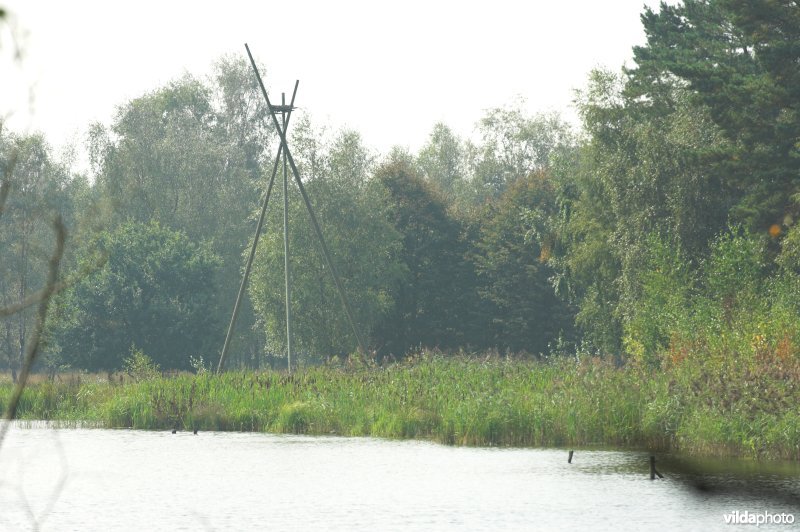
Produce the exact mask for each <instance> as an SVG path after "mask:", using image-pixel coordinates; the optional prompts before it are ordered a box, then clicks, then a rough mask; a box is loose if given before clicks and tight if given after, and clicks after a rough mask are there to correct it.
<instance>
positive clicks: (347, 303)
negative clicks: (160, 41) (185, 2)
mask: <svg viewBox="0 0 800 532" xmlns="http://www.w3.org/2000/svg"><path fill="white" fill-rule="evenodd" d="M244 47H245V49H246V50H247V56H248V57H249V58H250V64H251V65H252V67H253V72H254V73H255V75H256V78H257V79H258V85H259V87H261V94H263V96H264V100H266V102H267V107H268V108H269V111H270V116H271V117H272V123H273V125H274V126H275V130H276V131H277V132H278V135H279V136H280V138H281V145H282V146H283V153H284V155H285V157H286V159H287V161H288V162H289V167H290V168H291V169H292V174H294V179H295V182H296V183H297V188H299V189H300V194H301V195H302V196H303V202H304V203H305V205H306V210H307V211H308V215H309V217H310V218H311V225H312V226H313V227H314V232H315V233H316V235H317V240H319V244H320V247H321V248H322V254H323V255H324V257H325V263H326V264H327V266H328V269H329V270H330V271H331V276H332V277H333V282H334V283H335V284H336V289H337V291H338V292H339V298H340V299H341V300H342V306H343V307H344V310H345V313H346V314H347V319H348V321H349V322H350V327H351V328H352V329H353V334H354V335H355V337H356V340H357V341H358V346H359V349H360V350H361V356H362V357H364V356H366V354H367V350H366V347H365V344H364V341H363V339H362V338H361V334H360V333H359V332H358V328H357V327H356V322H355V319H354V318H353V310H352V308H351V307H350V301H349V300H348V299H347V295H346V294H345V292H344V287H343V286H342V281H341V280H340V279H339V274H338V273H337V272H336V268H335V267H334V265H333V261H332V260H331V254H330V252H329V251H328V246H327V244H325V238H323V236H322V230H321V229H320V227H319V223H318V222H317V217H316V215H315V214H314V210H313V209H312V207H311V201H310V200H309V199H308V194H307V193H306V189H305V187H304V186H303V181H302V179H300V172H299V171H298V170H297V166H296V165H295V163H294V158H293V157H292V152H291V151H290V150H289V144H288V143H287V141H286V131H284V130H283V129H281V125H280V123H279V122H278V117H277V116H275V110H274V108H273V107H272V104H271V103H270V101H269V95H268V94H267V89H266V88H265V87H264V82H263V81H262V79H261V74H259V72H258V67H257V66H256V62H255V60H254V59H253V54H251V53H250V47H249V46H247V44H246V43H245V45H244Z"/></svg>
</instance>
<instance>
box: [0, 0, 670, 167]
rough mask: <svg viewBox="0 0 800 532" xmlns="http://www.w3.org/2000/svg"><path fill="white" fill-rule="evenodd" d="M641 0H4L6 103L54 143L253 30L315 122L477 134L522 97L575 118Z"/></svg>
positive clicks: (16, 117)
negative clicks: (589, 80)
mask: <svg viewBox="0 0 800 532" xmlns="http://www.w3.org/2000/svg"><path fill="white" fill-rule="evenodd" d="M645 4H647V5H651V6H655V5H657V1H656V0H608V1H598V0H551V1H539V0H527V1H507V0H494V1H491V2H486V1H483V2H470V1H460V2H459V1H435V0H427V1H416V0H398V1H394V2H380V1H350V0H345V1H339V0H337V1H327V2H324V1H311V0H294V1H291V2H288V1H287V2H271V1H261V2H245V1H239V0H223V1H217V2H202V1H194V2H182V1H166V0H160V1H151V0H139V1H136V2H127V1H124V2H123V1H108V0H107V1H90V0H71V1H57V0H53V1H49V2H48V1H43V0H0V6H4V7H5V8H6V9H7V10H8V11H10V13H11V14H12V16H13V17H14V21H15V26H16V28H17V33H18V36H17V38H16V41H14V40H12V39H11V38H10V35H9V31H8V29H7V28H6V29H4V30H2V31H1V32H0V116H3V117H5V118H6V119H7V125H8V126H9V127H10V128H11V129H13V130H16V131H36V130H39V131H42V132H43V133H44V134H45V135H46V137H47V138H48V139H49V140H50V141H51V143H52V144H53V145H55V146H56V147H59V146H62V145H63V144H64V143H67V142H69V141H70V139H73V141H77V142H78V143H80V142H81V140H80V139H81V137H82V135H84V134H85V130H86V126H87V125H88V124H89V123H90V122H92V121H96V120H99V121H101V122H104V123H109V122H110V120H111V118H112V116H113V113H114V110H115V108H116V106H118V105H120V104H123V103H124V102H126V101H127V100H129V99H131V98H134V97H137V96H139V95H142V94H144V93H145V92H148V91H150V90H153V89H155V88H157V87H159V86H161V85H163V84H165V83H167V82H169V81H170V80H171V79H174V78H176V77H179V76H181V75H182V74H183V73H184V72H190V73H192V74H196V75H200V76H202V75H204V74H206V73H207V72H208V71H209V68H210V66H211V65H212V64H213V62H214V61H215V60H216V59H217V58H219V57H220V56H221V55H223V54H229V53H233V54H240V55H242V56H243V57H244V54H245V51H244V46H243V44H244V43H245V42H247V43H249V45H250V48H251V50H252V51H253V53H254V55H255V56H256V59H257V60H258V61H259V62H260V63H262V64H264V65H266V67H267V69H268V70H267V73H266V83H267V88H268V90H269V91H270V92H271V96H272V97H273V99H277V98H279V97H280V93H281V92H282V91H285V92H287V93H290V92H291V89H292V87H293V84H294V80H295V79H299V80H300V89H299V91H298V95H297V101H296V104H297V105H298V106H299V107H301V108H303V109H305V110H306V111H308V112H309V113H310V114H311V116H312V118H313V119H314V121H315V122H318V123H324V124H327V125H330V126H333V127H341V126H347V127H351V128H353V129H356V130H358V131H360V132H361V134H362V135H363V137H364V139H365V141H366V142H367V144H368V145H370V146H372V147H373V148H376V149H378V150H380V151H386V150H388V148H389V147H391V146H392V145H396V144H399V145H404V146H407V147H409V148H410V149H412V150H416V149H418V148H419V147H420V146H421V145H422V144H423V143H424V142H425V140H426V138H427V136H428V134H429V133H430V131H431V128H432V126H433V124H434V123H436V122H438V121H442V122H445V123H447V124H448V125H450V126H451V127H452V128H453V129H455V130H456V131H457V132H458V133H459V134H461V135H471V134H472V133H473V128H474V125H475V123H476V121H477V120H478V119H479V118H480V116H481V115H482V114H483V111H484V110H485V109H488V108H492V107H498V106H502V105H505V104H508V103H510V102H511V101H513V99H514V98H515V97H517V96H522V97H524V98H525V100H526V102H527V108H528V110H529V111H530V112H539V111H551V110H556V111H561V112H562V113H564V114H565V116H567V117H568V118H569V117H570V116H574V114H572V115H571V113H572V112H571V111H570V102H571V100H572V99H573V91H574V89H576V88H580V87H582V86H583V85H584V83H585V80H586V77H587V74H588V72H589V71H590V70H591V69H592V68H594V67H597V66H605V67H609V68H612V69H618V68H620V67H621V66H622V65H623V64H624V63H625V62H628V64H630V61H631V58H632V52H631V47H632V46H633V45H636V44H641V43H642V42H643V41H644V33H643V31H642V28H641V23H640V20H639V15H640V14H641V12H642V10H643V6H644V5H645ZM15 42H16V46H20V47H21V48H22V51H23V56H22V60H21V61H14V60H13V58H12V55H13V51H14V48H15ZM287 97H288V94H287Z"/></svg>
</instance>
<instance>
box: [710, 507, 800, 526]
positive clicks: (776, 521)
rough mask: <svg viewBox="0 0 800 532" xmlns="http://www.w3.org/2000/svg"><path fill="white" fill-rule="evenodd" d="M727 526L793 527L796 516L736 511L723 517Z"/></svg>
mask: <svg viewBox="0 0 800 532" xmlns="http://www.w3.org/2000/svg"><path fill="white" fill-rule="evenodd" d="M722 517H723V518H724V519H725V524H726V525H756V526H759V525H791V524H794V514H787V513H780V514H777V513H776V514H771V513H769V512H748V511H747V510H745V511H744V512H740V511H739V510H736V511H734V512H731V513H729V514H725V515H723V516H722Z"/></svg>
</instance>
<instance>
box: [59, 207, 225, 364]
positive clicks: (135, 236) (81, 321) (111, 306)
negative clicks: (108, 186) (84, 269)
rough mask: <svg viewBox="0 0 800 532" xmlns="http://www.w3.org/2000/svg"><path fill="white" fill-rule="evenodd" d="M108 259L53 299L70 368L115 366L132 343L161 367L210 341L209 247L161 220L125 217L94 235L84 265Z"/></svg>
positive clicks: (213, 338)
mask: <svg viewBox="0 0 800 532" xmlns="http://www.w3.org/2000/svg"><path fill="white" fill-rule="evenodd" d="M98 254H100V255H103V256H104V257H105V258H106V262H105V264H104V265H103V267H102V268H100V269H99V270H97V271H94V272H93V273H91V274H90V275H88V276H87V277H85V278H83V279H80V280H79V281H78V282H77V283H76V284H75V285H74V286H72V287H70V288H69V289H68V290H66V291H65V292H64V294H62V295H60V296H59V297H58V306H57V312H56V314H55V315H54V324H53V327H52V337H53V338H55V339H57V342H58V347H59V348H60V350H61V354H62V357H63V359H64V360H65V361H66V362H68V363H69V364H71V365H72V366H73V367H75V368H81V369H87V370H92V371H97V370H106V371H113V370H118V369H119V368H120V367H121V366H122V361H123V359H124V358H125V357H126V356H127V355H128V354H129V352H130V351H131V349H132V348H135V349H139V350H141V351H143V352H144V353H146V354H147V355H148V356H150V357H151V358H152V359H153V360H154V361H155V362H156V363H158V364H160V365H161V367H163V368H175V369H188V368H189V357H190V356H197V355H201V354H202V353H205V352H208V350H209V349H210V348H211V347H212V346H215V345H216V343H217V342H218V340H219V337H218V336H217V335H216V334H214V332H215V331H216V330H217V329H218V327H217V324H216V323H215V320H216V316H215V315H214V314H213V313H212V312H209V306H210V304H211V303H212V302H213V298H214V294H215V290H216V286H215V285H214V282H213V280H214V273H215V270H216V269H217V268H218V267H219V259H218V258H217V257H216V256H215V255H214V254H213V253H212V252H211V250H210V249H209V248H208V246H206V245H198V244H194V243H193V242H192V241H190V240H189V238H188V237H187V236H186V235H185V234H184V233H181V232H177V231H173V230H171V229H168V228H166V227H162V226H161V225H160V224H159V223H158V222H155V221H153V222H150V223H147V224H142V223H138V222H127V223H125V224H123V225H121V226H119V227H118V228H116V229H115V230H109V231H105V232H103V233H101V234H100V235H98V236H97V237H96V239H95V241H94V242H92V243H91V245H90V246H87V248H86V249H84V251H83V253H82V254H81V258H80V261H81V262H82V263H89V264H91V263H96V262H97V258H96V257H97V255H98Z"/></svg>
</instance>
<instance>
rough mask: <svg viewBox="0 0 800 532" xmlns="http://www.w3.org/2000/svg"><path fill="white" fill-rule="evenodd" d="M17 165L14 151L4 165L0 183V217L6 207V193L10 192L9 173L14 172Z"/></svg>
mask: <svg viewBox="0 0 800 532" xmlns="http://www.w3.org/2000/svg"><path fill="white" fill-rule="evenodd" d="M16 165H17V154H16V152H15V153H14V154H13V155H12V156H11V161H9V163H8V164H7V165H6V168H5V171H4V172H3V182H2V183H0V218H2V217H3V211H4V210H5V207H6V200H7V199H8V193H9V192H11V174H12V173H13V172H14V167H15V166H16Z"/></svg>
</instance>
